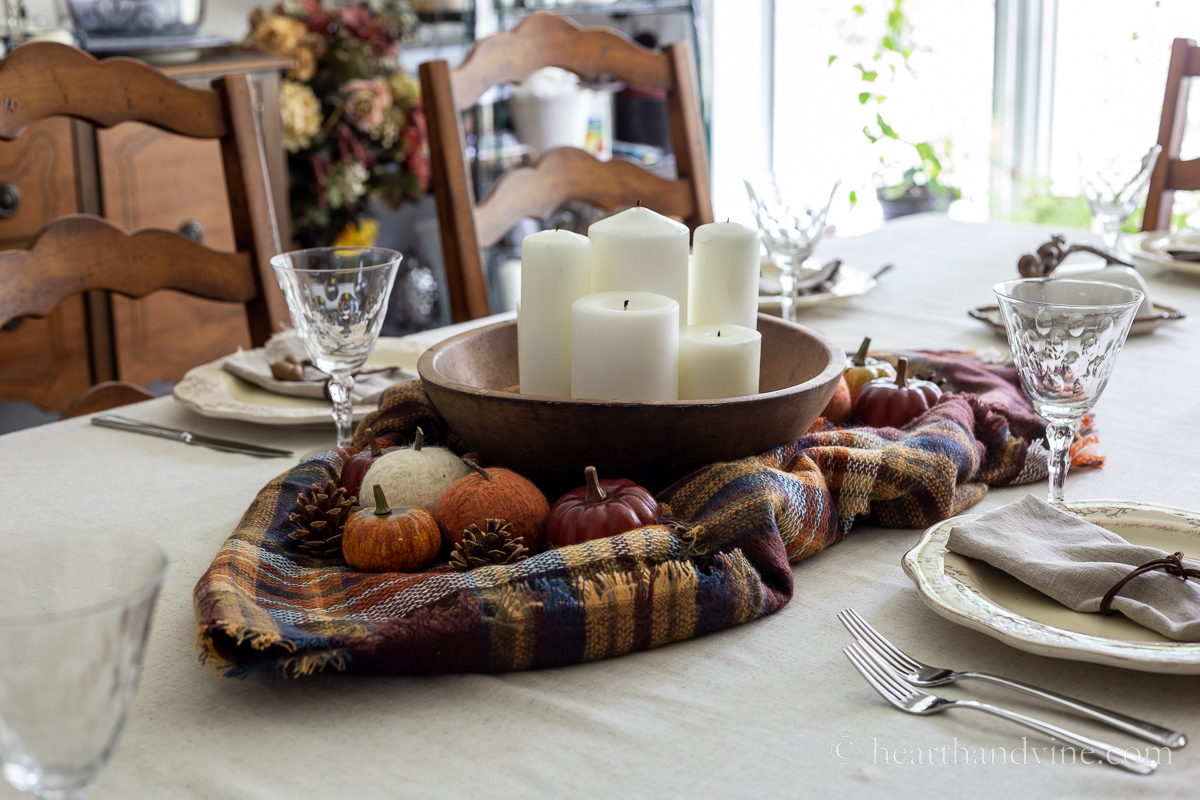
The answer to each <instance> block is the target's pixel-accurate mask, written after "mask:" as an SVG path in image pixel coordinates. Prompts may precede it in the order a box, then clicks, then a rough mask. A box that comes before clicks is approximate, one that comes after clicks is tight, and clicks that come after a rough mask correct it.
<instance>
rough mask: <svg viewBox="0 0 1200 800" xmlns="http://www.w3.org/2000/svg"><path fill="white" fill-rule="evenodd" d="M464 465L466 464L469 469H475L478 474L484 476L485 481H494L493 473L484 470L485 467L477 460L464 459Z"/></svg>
mask: <svg viewBox="0 0 1200 800" xmlns="http://www.w3.org/2000/svg"><path fill="white" fill-rule="evenodd" d="M463 463H464V464H466V465H467V466H468V467H470V468H471V469H473V470H475V471H476V472H478V473H479V474H480V475H482V476H483V479H484V480H485V481H490V480H491V479H492V475H491V473H489V472H488V471H487V470H486V469H484V468H483V467H481V466H479V462H478V461H476V460H475V459H473V458H464V459H463Z"/></svg>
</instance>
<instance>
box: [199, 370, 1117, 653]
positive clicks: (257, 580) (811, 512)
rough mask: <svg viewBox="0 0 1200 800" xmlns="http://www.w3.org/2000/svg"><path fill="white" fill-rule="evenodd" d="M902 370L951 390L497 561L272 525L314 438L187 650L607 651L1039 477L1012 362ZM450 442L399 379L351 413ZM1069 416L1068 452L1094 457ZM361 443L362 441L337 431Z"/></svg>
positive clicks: (329, 468)
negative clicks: (588, 534)
mask: <svg viewBox="0 0 1200 800" xmlns="http://www.w3.org/2000/svg"><path fill="white" fill-rule="evenodd" d="M893 355H906V356H907V357H908V358H909V360H910V374H919V373H927V374H929V375H930V376H932V377H935V378H939V379H941V380H944V382H945V384H946V386H947V388H949V389H952V390H954V392H955V393H954V394H947V395H945V396H944V397H943V398H942V399H941V401H939V402H938V403H937V404H936V405H935V406H934V407H933V408H932V409H930V410H929V411H928V412H927V413H926V414H924V415H923V416H922V417H920V418H919V419H917V420H914V421H913V422H912V423H910V424H909V425H908V426H906V427H905V428H904V429H903V430H896V429H890V428H887V429H870V428H853V427H850V428H842V429H839V428H837V427H836V426H833V425H830V424H827V423H826V422H825V421H824V420H817V422H816V424H814V426H813V427H812V429H810V431H809V432H808V433H807V434H806V435H805V436H804V437H803V438H801V439H799V440H798V441H795V442H792V443H789V444H786V445H783V446H781V447H778V448H775V449H774V450H771V451H769V452H767V453H763V454H761V455H758V456H754V457H752V458H746V459H742V460H740V461H734V462H729V463H723V464H714V465H712V466H709V467H706V468H704V469H701V470H699V471H697V472H695V473H693V474H691V475H688V476H686V477H684V478H682V479H681V480H679V481H677V482H676V483H675V484H673V485H672V486H670V487H668V488H667V489H666V490H665V491H663V492H662V493H661V494H660V495H659V498H658V499H659V501H660V503H661V504H662V505H663V506H664V512H665V515H664V518H663V519H661V520H659V523H660V524H656V525H652V526H648V527H645V528H641V529H639V530H635V531H631V532H629V533H626V534H623V535H621V536H616V537H612V538H608V539H601V540H597V541H593V542H589V543H586V544H581V545H575V546H572V547H567V548H563V549H558V550H550V551H547V552H544V553H541V554H539V555H536V556H534V557H532V558H530V559H528V560H526V561H523V562H520V563H518V564H514V565H506V566H494V567H483V568H479V569H475V570H472V571H470V572H467V573H459V572H453V571H451V570H450V568H449V567H448V566H446V565H445V563H444V562H439V563H438V564H436V565H435V566H434V567H431V568H430V569H428V570H426V571H424V572H422V573H419V574H413V575H408V574H395V573H391V574H366V573H358V572H352V571H349V570H348V569H347V567H346V565H345V563H344V562H343V561H341V560H340V559H317V558H312V557H310V556H307V555H304V554H302V553H300V552H299V551H297V550H296V549H295V548H294V547H293V546H292V545H291V543H290V542H289V541H288V539H287V535H288V533H289V532H291V530H292V529H293V525H292V523H290V522H289V521H288V514H289V512H290V511H291V510H292V508H293V506H294V503H295V500H296V497H297V495H298V494H299V493H300V492H301V491H305V490H307V489H308V487H309V485H310V484H312V483H314V482H317V481H324V480H326V479H328V478H334V479H337V478H338V477H339V476H340V473H341V468H342V463H343V460H344V458H345V457H347V453H346V452H345V451H341V450H334V451H328V452H325V453H321V454H319V455H317V456H314V457H313V458H310V459H308V460H307V461H304V462H303V463H301V464H299V465H298V466H296V467H295V468H293V469H290V470H288V471H287V472H285V473H284V474H282V475H280V476H279V477H278V478H276V479H275V480H273V481H271V483H270V484H268V485H267V486H266V487H265V488H263V489H262V491H261V492H259V494H258V497H257V498H256V499H255V500H254V502H253V503H252V504H251V506H250V508H249V509H248V510H247V511H246V513H245V515H244V517H243V518H242V520H241V522H240V523H239V524H238V526H237V529H236V530H235V531H234V532H233V534H232V535H231V536H230V537H229V539H228V540H227V541H226V542H225V544H224V545H223V546H222V547H221V549H220V551H219V552H218V553H217V556H216V558H215V560H214V561H213V563H212V566H211V567H209V569H208V571H207V572H205V574H204V575H203V576H202V577H201V579H200V581H199V583H198V584H197V585H196V588H195V591H194V600H195V608H196V618H197V621H198V624H199V647H200V650H201V659H202V660H203V661H204V662H205V663H207V664H209V665H211V666H212V667H213V668H214V669H215V670H217V671H218V672H219V673H221V674H223V675H226V676H235V677H245V676H248V675H251V674H255V673H270V674H274V675H279V676H287V677H299V676H303V675H309V674H312V673H315V672H319V671H322V670H341V671H350V670H352V671H356V672H386V673H438V672H485V671H503V670H516V669H529V668H538V667H553V666H562V665H566V664H575V663H579V662H583V661H593V660H596V659H601V658H609V657H612V656H619V655H624V654H626V653H630V652H633V651H636V650H644V649H647V648H650V647H656V646H658V645H662V644H667V643H668V642H674V641H678V640H681V639H688V638H691V637H694V636H702V635H704V634H708V633H713V632H715V631H719V630H721V629H723V628H727V627H729V626H731V625H737V624H739V623H742V622H748V621H750V620H753V619H757V618H758V617H761V616H764V615H766V614H770V613H771V612H773V611H776V610H778V609H779V608H781V607H782V606H784V605H785V604H786V603H787V602H788V601H789V600H790V599H791V597H792V592H793V572H792V568H791V566H790V564H791V563H792V562H796V561H800V560H802V559H804V558H807V557H809V556H811V555H813V554H815V553H818V552H820V551H821V550H823V549H825V548H826V547H828V546H830V545H832V544H834V543H836V542H837V541H839V540H840V539H841V538H842V537H843V536H844V535H845V534H846V533H847V532H848V531H849V530H850V528H851V526H852V525H853V523H854V521H855V519H857V518H859V517H862V516H864V515H870V517H871V518H872V519H873V520H874V521H875V522H876V523H878V524H880V525H883V526H887V527H902V528H922V527H927V526H929V525H932V524H933V523H935V522H938V521H940V520H943V519H946V518H947V517H950V516H953V515H955V514H958V513H961V512H962V511H964V510H965V509H967V508H969V507H970V506H972V505H974V504H975V503H977V502H979V500H980V499H982V498H983V496H984V495H985V494H986V493H987V487H988V485H989V484H990V485H1008V484H1014V483H1029V482H1035V481H1041V480H1045V479H1046V477H1047V472H1046V459H1045V455H1046V453H1045V449H1044V447H1043V446H1042V444H1041V443H1040V439H1041V436H1042V434H1043V432H1044V429H1043V425H1042V423H1041V422H1040V421H1039V420H1038V419H1037V417H1036V416H1034V414H1033V412H1032V410H1031V408H1030V406H1029V404H1028V403H1027V402H1026V401H1025V399H1024V397H1023V395H1022V394H1021V390H1020V389H1019V388H1018V386H1017V383H1016V374H1015V370H1014V369H1013V368H1012V367H1004V366H995V365H990V364H986V363H983V362H982V361H981V360H980V359H978V358H976V357H974V356H972V355H969V354H964V353H953V352H928V351H926V352H920V353H907V354H893ZM368 424H369V425H371V426H372V427H373V429H374V430H375V431H376V432H377V433H378V434H380V435H384V434H390V435H393V436H395V437H398V438H401V439H407V438H410V437H411V436H412V434H413V433H414V432H415V429H416V427H417V426H418V425H419V426H420V427H421V428H422V430H423V431H424V432H425V434H426V440H427V441H430V442H431V443H435V444H436V443H445V444H446V445H447V446H450V447H451V448H455V449H459V450H460V451H461V443H459V442H458V441H457V440H456V439H455V437H454V435H453V433H452V432H451V431H450V430H449V429H448V427H447V426H446V424H445V422H444V420H442V419H441V418H440V417H439V416H438V415H437V412H436V411H435V410H434V408H433V406H432V405H431V404H430V402H429V399H428V397H427V396H426V395H425V393H424V391H423V390H422V389H421V385H420V383H419V382H417V381H413V382H409V383H402V384H397V385H395V386H393V387H392V388H391V389H389V390H387V392H386V393H385V394H384V396H383V398H382V400H381V404H380V408H379V410H378V411H377V412H375V413H374V414H373V415H371V416H370V417H368V419H367V420H365V421H364V423H363V425H362V426H360V429H359V430H360V435H361V431H362V430H363V429H364V428H365V426H366V425H368ZM1094 442H1095V437H1094V436H1092V435H1091V433H1090V427H1089V426H1085V427H1084V428H1083V431H1082V434H1081V436H1080V437H1079V438H1078V439H1077V441H1076V444H1075V447H1074V449H1073V451H1072V455H1073V462H1072V463H1073V464H1074V465H1075V466H1100V465H1101V464H1102V463H1103V460H1102V459H1101V458H1099V457H1098V456H1095V455H1094V454H1093V453H1092V446H1093V444H1094ZM356 443H357V444H360V445H361V444H363V443H362V442H356Z"/></svg>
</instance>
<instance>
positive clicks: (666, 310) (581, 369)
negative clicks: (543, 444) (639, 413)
mask: <svg viewBox="0 0 1200 800" xmlns="http://www.w3.org/2000/svg"><path fill="white" fill-rule="evenodd" d="M571 319H572V323H573V324H572V331H571V396H572V397H581V398H592V399H598V400H629V401H645V400H676V399H678V398H677V395H678V392H679V303H677V302H675V300H674V299H672V298H670V297H665V296H663V295H660V294H651V293H650V292H602V293H600V294H590V295H588V296H587V297H581V298H579V299H578V300H576V301H575V302H574V304H572V306H571Z"/></svg>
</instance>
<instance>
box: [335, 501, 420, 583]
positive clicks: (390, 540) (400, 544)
mask: <svg viewBox="0 0 1200 800" xmlns="http://www.w3.org/2000/svg"><path fill="white" fill-rule="evenodd" d="M441 547H442V535H441V533H440V532H439V531H438V526H437V523H436V522H434V520H433V515H432V514H430V513H429V512H428V511H426V510H425V509H423V508H421V507H420V506H394V507H389V506H388V502H387V498H386V497H385V496H384V494H383V487H382V486H380V485H379V484H378V483H377V484H375V508H364V509H363V510H362V511H359V512H357V513H356V514H354V515H353V516H352V517H350V519H348V520H346V527H345V529H344V530H343V531H342V555H343V556H344V557H345V559H346V563H347V564H349V565H350V568H351V569H354V570H357V571H359V572H417V571H418V570H421V569H424V568H425V567H427V566H429V565H430V564H432V563H433V560H434V559H435V558H437V554H438V551H439V550H440V549H441Z"/></svg>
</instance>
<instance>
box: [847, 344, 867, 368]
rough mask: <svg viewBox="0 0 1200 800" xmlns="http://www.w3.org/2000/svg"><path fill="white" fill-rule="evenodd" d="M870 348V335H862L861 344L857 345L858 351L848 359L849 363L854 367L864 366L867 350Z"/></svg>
mask: <svg viewBox="0 0 1200 800" xmlns="http://www.w3.org/2000/svg"><path fill="white" fill-rule="evenodd" d="M870 348H871V337H870V336H864V337H863V340H862V344H860V345H859V346H858V352H857V353H855V354H854V358H852V359H850V363H851V364H853V365H854V366H856V367H865V366H866V365H867V350H869V349H870Z"/></svg>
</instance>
